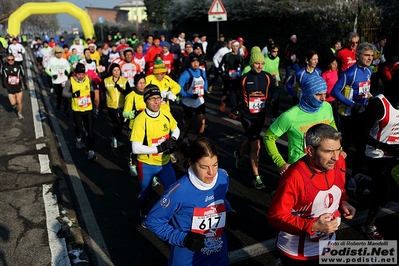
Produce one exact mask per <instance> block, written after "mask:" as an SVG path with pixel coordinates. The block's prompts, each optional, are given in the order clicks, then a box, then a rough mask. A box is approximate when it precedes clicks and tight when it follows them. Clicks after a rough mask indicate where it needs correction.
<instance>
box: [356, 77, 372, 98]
mask: <svg viewBox="0 0 399 266" xmlns="http://www.w3.org/2000/svg"><path fill="white" fill-rule="evenodd" d="M369 96H370V81H369V80H368V81H364V82H359V94H358V96H357V98H358V99H368V98H369Z"/></svg>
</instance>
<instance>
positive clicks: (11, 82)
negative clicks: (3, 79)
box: [7, 76, 19, 85]
mask: <svg viewBox="0 0 399 266" xmlns="http://www.w3.org/2000/svg"><path fill="white" fill-rule="evenodd" d="M7 80H8V84H9V85H18V84H19V77H18V76H8V79H7Z"/></svg>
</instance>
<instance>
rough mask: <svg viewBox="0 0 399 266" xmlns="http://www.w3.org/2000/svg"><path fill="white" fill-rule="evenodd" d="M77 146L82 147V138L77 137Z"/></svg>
mask: <svg viewBox="0 0 399 266" xmlns="http://www.w3.org/2000/svg"><path fill="white" fill-rule="evenodd" d="M76 148H77V149H79V150H80V149H81V148H82V139H76Z"/></svg>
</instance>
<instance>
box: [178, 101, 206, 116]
mask: <svg viewBox="0 0 399 266" xmlns="http://www.w3.org/2000/svg"><path fill="white" fill-rule="evenodd" d="M183 113H184V119H192V118H193V113H194V114H195V115H196V116H198V115H205V103H203V104H201V105H200V106H198V107H196V108H193V107H189V106H186V105H184V104H183Z"/></svg>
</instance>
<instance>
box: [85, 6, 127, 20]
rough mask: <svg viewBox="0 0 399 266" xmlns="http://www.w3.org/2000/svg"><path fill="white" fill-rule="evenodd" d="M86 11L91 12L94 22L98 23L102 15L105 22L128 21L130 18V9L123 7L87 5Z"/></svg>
mask: <svg viewBox="0 0 399 266" xmlns="http://www.w3.org/2000/svg"><path fill="white" fill-rule="evenodd" d="M86 12H87V14H89V16H90V19H91V21H92V22H93V24H96V23H98V19H99V18H100V17H101V18H102V19H103V21H104V22H109V23H118V22H123V21H126V20H127V18H128V12H129V11H128V10H122V9H115V8H114V9H110V8H101V7H92V6H86Z"/></svg>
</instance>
